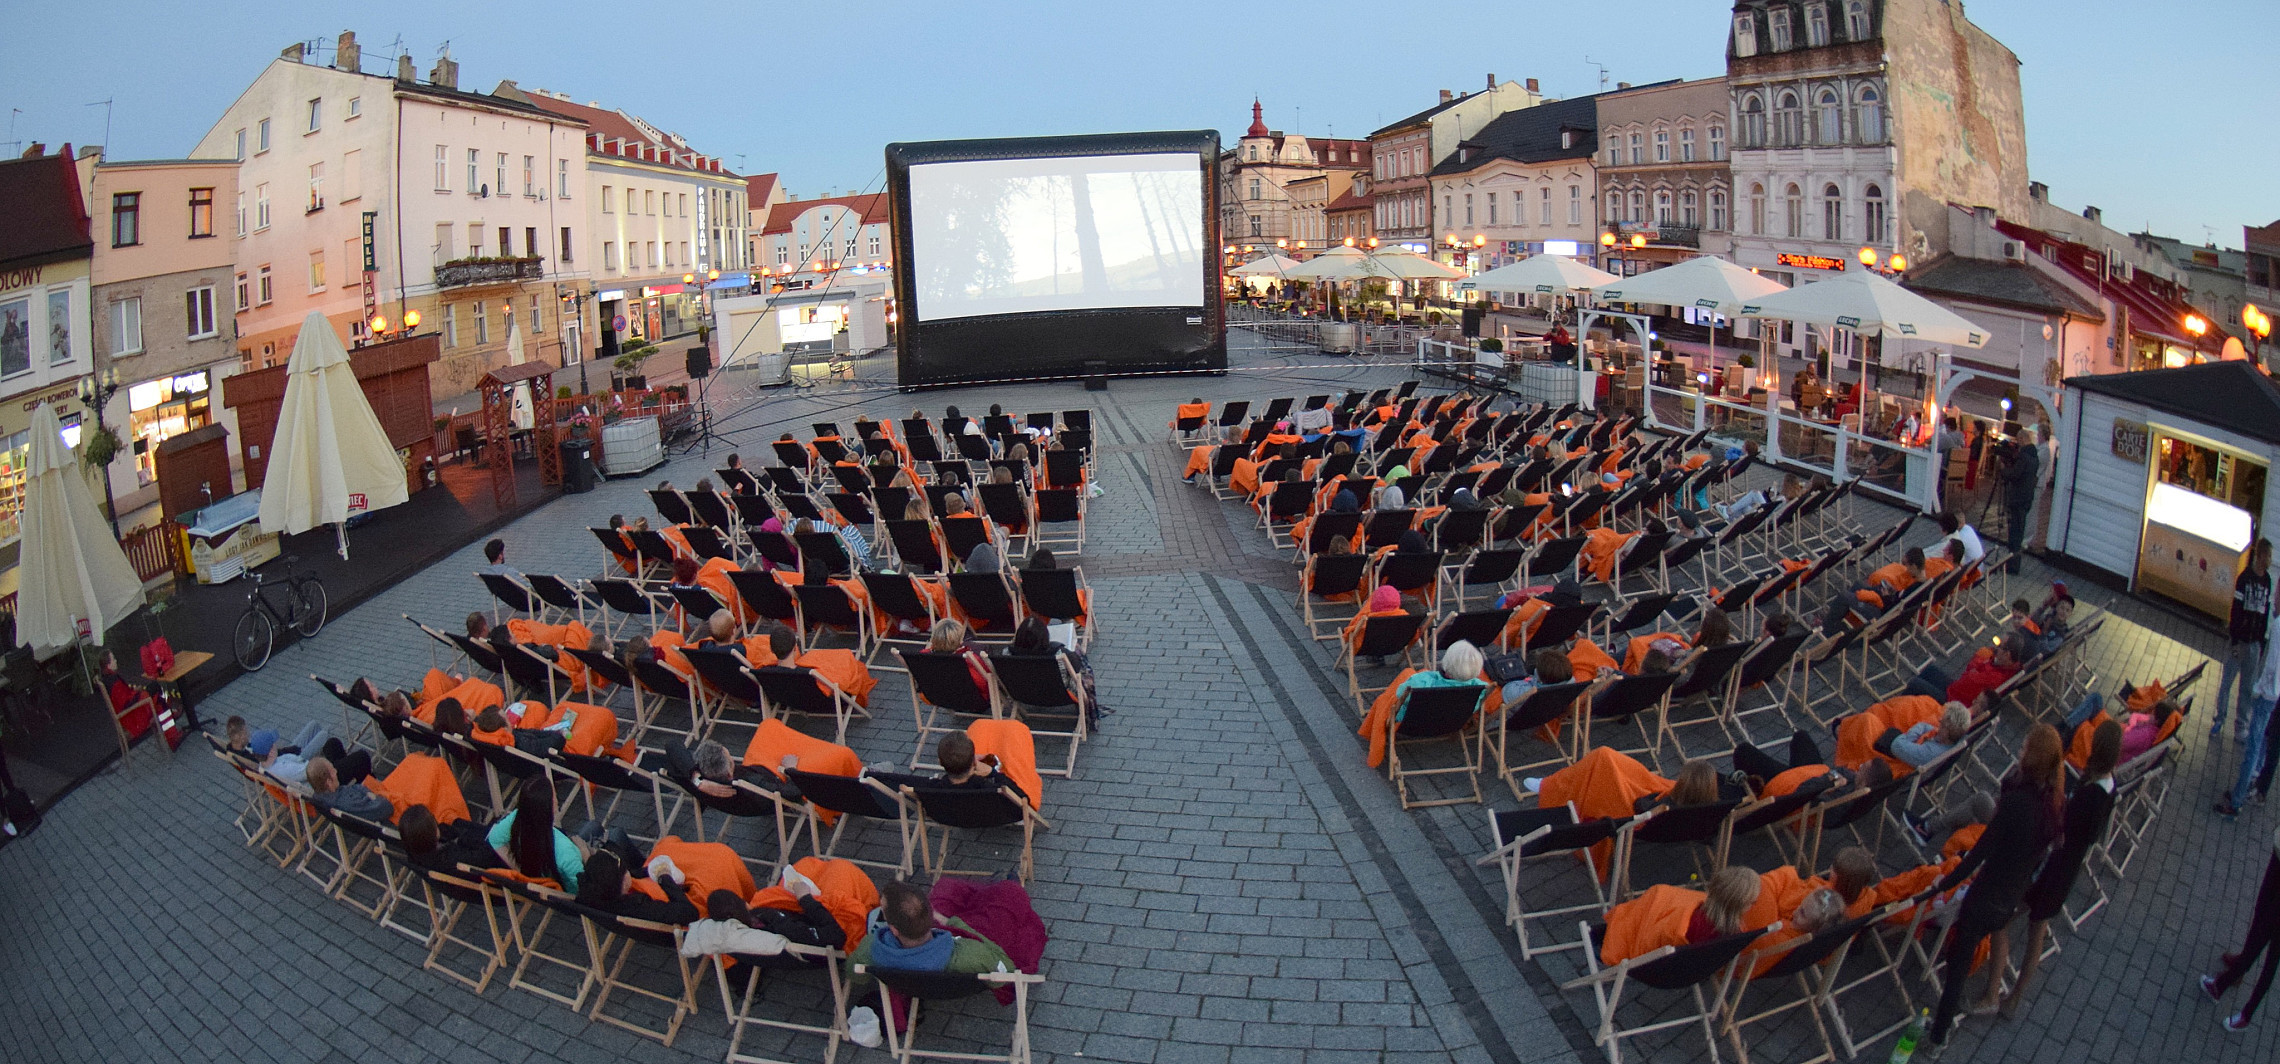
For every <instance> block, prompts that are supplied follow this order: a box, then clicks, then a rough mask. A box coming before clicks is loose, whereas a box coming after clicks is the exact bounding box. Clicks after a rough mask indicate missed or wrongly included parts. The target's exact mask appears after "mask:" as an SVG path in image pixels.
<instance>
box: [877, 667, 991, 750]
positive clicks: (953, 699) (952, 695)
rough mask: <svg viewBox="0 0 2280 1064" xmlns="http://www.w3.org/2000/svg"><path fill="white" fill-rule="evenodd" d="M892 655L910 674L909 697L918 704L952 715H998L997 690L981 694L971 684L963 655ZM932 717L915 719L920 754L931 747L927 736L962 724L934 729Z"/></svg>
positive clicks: (953, 729)
mask: <svg viewBox="0 0 2280 1064" xmlns="http://www.w3.org/2000/svg"><path fill="white" fill-rule="evenodd" d="M895 656H896V657H899V658H901V659H902V662H903V670H904V671H905V672H908V673H909V674H910V690H911V694H912V695H913V696H914V697H916V698H917V699H918V700H919V702H920V703H921V704H923V705H926V706H930V707H934V708H937V709H946V710H949V711H950V712H952V713H958V714H963V715H965V716H969V717H993V716H996V715H997V708H998V706H997V697H996V690H995V689H994V688H992V689H991V690H989V691H984V690H983V689H982V688H980V687H977V686H975V685H974V674H973V672H972V671H971V669H970V667H969V665H968V662H967V658H966V656H965V655H964V654H962V653H955V652H952V653H937V652H935V651H931V650H902V649H898V650H897V651H896V652H895ZM932 716H933V715H932V714H928V713H923V712H922V713H920V715H919V718H918V729H919V731H920V733H921V734H920V737H919V750H920V751H922V752H923V751H924V750H926V749H927V748H928V747H929V746H930V745H931V744H929V743H928V742H927V741H926V736H927V734H940V733H943V732H947V731H957V730H960V729H961V728H963V725H960V726H959V727H957V728H937V727H934V726H933V721H932V719H931V717H932ZM915 756H916V755H914V758H915ZM912 763H913V764H914V765H915V764H916V761H915V760H914V761H913V762H912Z"/></svg>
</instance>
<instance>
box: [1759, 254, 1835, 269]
mask: <svg viewBox="0 0 2280 1064" xmlns="http://www.w3.org/2000/svg"><path fill="white" fill-rule="evenodd" d="M1773 261H1775V262H1778V263H1780V264H1782V265H1783V266H1798V267H1802V268H1804V269H1808V270H1835V271H1837V272H1839V273H1842V272H1844V268H1845V260H1843V259H1832V258H1830V257H1828V256H1827V255H1789V254H1781V255H1775V256H1774V257H1773Z"/></svg>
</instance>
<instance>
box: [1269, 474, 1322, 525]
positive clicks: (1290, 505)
mask: <svg viewBox="0 0 2280 1064" xmlns="http://www.w3.org/2000/svg"><path fill="white" fill-rule="evenodd" d="M1272 483H1273V484H1274V486H1275V487H1274V490H1273V491H1272V492H1269V493H1268V494H1267V504H1266V507H1265V509H1263V510H1262V511H1261V515H1262V516H1263V517H1264V518H1265V520H1266V523H1267V524H1269V525H1288V524H1292V523H1294V522H1296V521H1297V520H1298V519H1299V518H1301V517H1304V516H1306V511H1308V510H1309V509H1312V508H1313V506H1314V485H1313V484H1312V483H1311V482H1309V481H1304V480H1282V481H1274V482H1272Z"/></svg>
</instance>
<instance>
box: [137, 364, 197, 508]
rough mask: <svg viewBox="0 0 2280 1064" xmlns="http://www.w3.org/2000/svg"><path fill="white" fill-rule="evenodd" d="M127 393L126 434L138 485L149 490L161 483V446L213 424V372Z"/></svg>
mask: <svg viewBox="0 0 2280 1064" xmlns="http://www.w3.org/2000/svg"><path fill="white" fill-rule="evenodd" d="M125 390H126V394H127V432H126V433H125V435H126V436H127V441H128V449H129V450H131V451H132V452H133V454H134V463H135V486H136V487H137V488H147V487H149V486H151V485H152V484H155V483H157V482H158V445H159V444H161V443H164V442H166V441H167V440H170V439H173V438H174V437H176V436H180V435H182V434H183V433H186V432H189V431H190V430H192V429H201V428H205V427H206V426H207V425H209V424H212V423H213V420H214V402H213V400H214V376H213V371H212V370H203V369H202V370H197V371H195V372H191V373H178V374H175V375H173V376H168V377H160V378H158V379H156V380H148V381H144V382H142V383H140V384H130V385H128V386H127V388H126V389H125ZM113 409H114V410H115V409H116V408H113Z"/></svg>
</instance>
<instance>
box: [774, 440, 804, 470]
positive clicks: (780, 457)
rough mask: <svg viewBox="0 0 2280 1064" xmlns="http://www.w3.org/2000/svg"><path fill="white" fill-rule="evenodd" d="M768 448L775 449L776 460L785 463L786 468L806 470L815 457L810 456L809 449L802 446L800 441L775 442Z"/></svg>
mask: <svg viewBox="0 0 2280 1064" xmlns="http://www.w3.org/2000/svg"><path fill="white" fill-rule="evenodd" d="M768 446H770V447H772V448H774V449H775V451H776V460H777V461H779V462H782V463H784V467H786V468H791V469H806V468H807V467H808V463H809V462H810V461H813V459H814V456H813V455H810V454H808V449H807V448H805V447H802V446H800V442H799V441H798V440H773V441H770V443H769V444H768ZM771 468H774V467H771Z"/></svg>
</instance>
